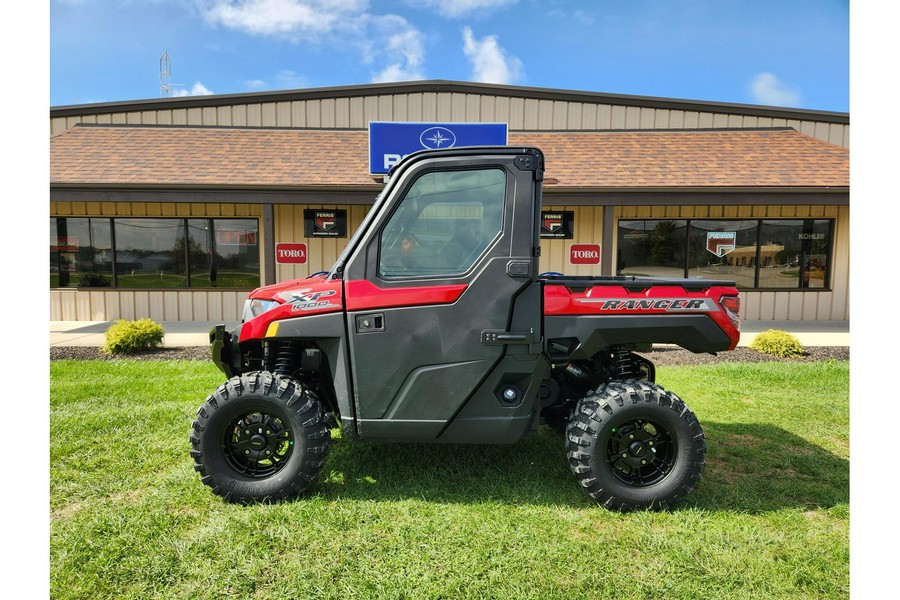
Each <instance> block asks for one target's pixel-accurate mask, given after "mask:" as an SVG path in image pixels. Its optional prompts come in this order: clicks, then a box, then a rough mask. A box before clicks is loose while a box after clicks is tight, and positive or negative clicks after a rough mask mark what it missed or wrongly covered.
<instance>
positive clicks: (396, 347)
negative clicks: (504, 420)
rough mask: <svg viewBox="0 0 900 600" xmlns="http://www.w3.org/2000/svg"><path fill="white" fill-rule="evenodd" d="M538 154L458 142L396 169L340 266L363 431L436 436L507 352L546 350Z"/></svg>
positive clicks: (410, 436) (358, 419)
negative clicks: (469, 151) (476, 151)
mask: <svg viewBox="0 0 900 600" xmlns="http://www.w3.org/2000/svg"><path fill="white" fill-rule="evenodd" d="M520 152H521V151H520ZM539 157H540V155H539V154H538V155H537V157H535V156H528V157H527V159H523V156H522V155H521V154H516V153H514V152H511V151H510V152H508V153H501V154H496V155H487V156H474V157H473V156H471V155H468V156H462V155H454V154H452V153H451V154H449V155H446V156H443V155H442V156H437V157H433V158H425V159H421V160H419V161H414V162H413V163H412V164H411V165H409V166H408V168H406V169H405V170H401V171H399V172H398V173H396V174H395V175H394V177H395V179H396V181H395V182H394V185H393V187H392V190H391V191H390V196H389V197H388V198H387V201H386V204H385V205H384V208H383V209H382V211H381V214H380V215H379V216H378V217H377V218H376V220H375V222H373V224H372V234H371V235H369V236H368V237H367V238H366V240H365V241H364V242H363V243H361V244H360V246H359V247H358V248H356V249H355V251H354V252H353V254H352V255H351V256H350V258H349V259H348V262H347V265H346V268H345V272H344V286H345V290H344V297H345V299H346V306H347V323H346V324H347V330H348V338H349V341H350V343H349V350H350V357H349V358H350V362H351V373H352V387H353V398H354V402H355V410H356V422H357V427H358V432H359V433H360V435H362V436H363V437H375V438H392V439H434V438H436V437H438V436H439V435H440V434H441V432H442V431H444V429H445V428H446V427H447V425H448V423H449V422H450V421H451V420H452V419H453V418H454V416H455V415H456V414H457V413H458V412H459V411H460V410H461V409H462V407H463V406H464V405H465V404H466V402H467V401H469V400H470V399H471V398H472V396H473V394H475V392H476V391H477V390H478V389H479V386H482V384H483V382H485V381H486V380H487V379H488V377H489V376H490V375H491V373H492V371H493V370H494V369H495V367H496V365H498V363H499V362H500V361H501V359H503V357H504V356H506V355H508V354H510V353H520V354H522V353H524V354H528V353H530V354H532V355H533V354H536V353H538V352H539V342H540V335H541V332H540V326H541V314H540V313H541V308H540V301H537V302H535V301H534V298H539V297H540V294H539V291H540V290H539V284H537V283H535V278H536V270H537V268H538V267H537V254H538V250H537V249H538V242H539V240H538V234H537V231H538V230H537V227H536V226H535V224H536V218H537V214H538V210H536V206H535V195H536V194H538V195H539V189H540V187H539V183H538V182H537V181H536V179H537V178H538V175H537V174H536V173H537V172H539V169H537V168H535V167H534V165H535V162H539V161H538V159H539ZM530 288H531V291H530V292H529V293H528V294H524V295H525V296H529V297H532V301H531V302H529V303H524V304H527V307H526V308H525V309H523V310H520V311H519V313H520V315H519V316H518V317H516V318H515V327H516V329H517V331H515V332H510V327H511V326H512V325H513V322H514V312H515V310H514V309H515V306H516V302H517V298H519V297H520V296H523V293H524V292H525V291H526V290H529V289H530ZM520 304H523V303H521V302H520ZM523 312H527V314H526V315H525V317H524V319H523V318H522V313H523ZM518 330H521V331H518ZM491 385H493V384H491ZM482 387H483V386H482ZM479 393H483V392H479Z"/></svg>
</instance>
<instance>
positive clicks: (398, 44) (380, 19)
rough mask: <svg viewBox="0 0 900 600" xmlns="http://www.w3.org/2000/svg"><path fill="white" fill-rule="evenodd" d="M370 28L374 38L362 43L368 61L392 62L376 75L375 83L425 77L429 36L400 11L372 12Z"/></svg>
mask: <svg viewBox="0 0 900 600" xmlns="http://www.w3.org/2000/svg"><path fill="white" fill-rule="evenodd" d="M369 29H370V33H371V36H370V38H371V39H367V40H366V41H365V42H364V43H363V44H362V52H363V60H364V62H366V63H374V62H376V61H378V60H381V61H386V62H388V66H386V67H384V68H383V69H381V70H380V71H378V72H377V73H375V74H374V75H372V82H373V83H384V82H388V81H411V80H416V79H424V78H425V77H424V75H423V72H422V66H423V65H424V63H425V40H424V37H423V36H422V33H421V32H420V31H419V30H418V29H416V28H415V27H413V26H412V25H411V24H410V23H409V21H407V20H406V19H404V18H403V17H401V16H398V15H384V16H370V18H369Z"/></svg>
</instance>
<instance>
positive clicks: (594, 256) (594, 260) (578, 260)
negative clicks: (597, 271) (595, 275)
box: [569, 244, 600, 265]
mask: <svg viewBox="0 0 900 600" xmlns="http://www.w3.org/2000/svg"><path fill="white" fill-rule="evenodd" d="M569 262H570V263H572V264H573V265H599V264H600V246H599V244H572V245H571V246H569Z"/></svg>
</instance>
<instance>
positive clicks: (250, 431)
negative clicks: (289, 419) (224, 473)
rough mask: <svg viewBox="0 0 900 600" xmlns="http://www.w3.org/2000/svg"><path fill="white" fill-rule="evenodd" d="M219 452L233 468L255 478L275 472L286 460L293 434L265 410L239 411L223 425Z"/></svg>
mask: <svg viewBox="0 0 900 600" xmlns="http://www.w3.org/2000/svg"><path fill="white" fill-rule="evenodd" d="M224 433H225V438H224V440H222V452H223V454H224V456H225V459H226V461H227V462H228V464H229V465H230V466H231V468H233V469H234V470H235V471H237V472H238V473H240V474H241V475H244V476H245V477H251V478H254V479H263V478H266V477H269V476H271V475H273V474H274V473H277V472H278V471H279V470H281V469H282V468H283V467H284V466H285V465H286V464H287V462H288V459H289V458H290V456H291V450H292V449H293V446H294V434H293V432H292V431H291V429H290V426H289V425H287V423H286V422H285V419H282V418H280V417H278V416H275V415H273V414H269V413H267V412H260V411H254V412H250V413H241V414H239V415H237V416H236V417H235V418H234V419H232V421H231V423H230V424H229V426H228V427H226V428H225V432H224Z"/></svg>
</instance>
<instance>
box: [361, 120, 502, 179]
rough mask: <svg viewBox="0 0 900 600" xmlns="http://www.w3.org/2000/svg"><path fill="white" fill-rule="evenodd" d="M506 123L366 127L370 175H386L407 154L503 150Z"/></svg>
mask: <svg viewBox="0 0 900 600" xmlns="http://www.w3.org/2000/svg"><path fill="white" fill-rule="evenodd" d="M506 133H507V126H506V123H397V122H393V121H372V122H371V123H369V173H370V174H372V175H386V174H387V173H388V171H390V170H391V167H393V166H394V165H396V164H397V163H398V162H400V160H401V159H402V158H403V157H405V156H406V155H408V154H412V153H413V152H418V151H419V150H433V149H446V148H459V147H462V146H505V145H506Z"/></svg>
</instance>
